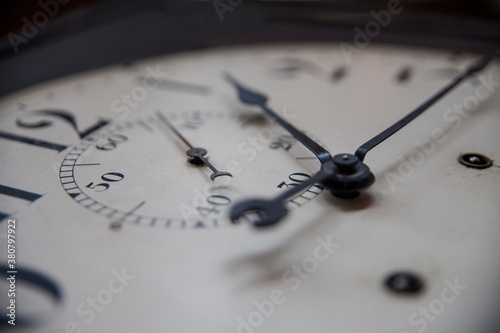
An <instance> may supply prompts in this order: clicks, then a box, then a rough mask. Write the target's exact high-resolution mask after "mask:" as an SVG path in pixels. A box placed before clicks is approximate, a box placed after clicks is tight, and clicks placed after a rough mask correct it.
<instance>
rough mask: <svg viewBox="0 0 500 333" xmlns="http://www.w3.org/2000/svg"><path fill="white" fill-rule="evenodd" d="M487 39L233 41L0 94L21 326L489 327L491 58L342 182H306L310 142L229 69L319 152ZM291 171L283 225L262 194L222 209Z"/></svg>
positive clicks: (273, 193) (442, 75)
mask: <svg viewBox="0 0 500 333" xmlns="http://www.w3.org/2000/svg"><path fill="white" fill-rule="evenodd" d="M480 56H481V55H478V54H456V53H452V52H450V51H436V50H431V49H425V48H408V47H405V48H403V47H395V46H390V45H370V47H368V48H366V49H364V50H363V51H362V52H360V53H359V54H356V55H353V56H352V58H347V57H346V56H345V53H344V52H342V48H339V44H337V43H278V44H260V45H250V46H239V47H237V46H232V47H221V48H213V49H206V50H198V51H190V52H182V53H178V54H173V55H167V56H163V57H155V58H150V59H146V60H142V61H138V62H134V63H131V64H127V65H119V66H114V67H109V68H104V69H99V70H95V71H92V72H88V73H84V74H79V75H74V76H71V77H67V78H63V79H59V80H56V81H52V82H48V83H44V84H41V85H38V86H35V87H32V88H29V89H27V90H24V91H21V92H18V93H15V94H12V95H10V96H7V97H5V98H4V99H3V100H2V101H1V103H0V114H1V118H0V142H1V147H2V154H1V159H2V160H1V163H2V173H1V178H0V183H1V193H2V200H1V202H0V203H1V207H0V211H1V212H2V218H3V219H2V222H1V227H2V234H3V238H2V243H1V244H2V246H3V247H4V249H2V251H1V252H0V253H2V255H1V259H2V264H3V265H5V266H3V267H2V269H4V271H5V272H7V271H15V270H17V271H18V275H17V280H16V281H15V288H16V289H15V301H16V302H15V304H16V308H15V309H16V311H15V314H16V316H17V317H16V320H17V323H18V325H17V327H16V329H17V330H18V331H23V332H42V331H43V332H113V331H116V332H138V331H149V332H158V331H168V332H170V331H172V332H173V331H176V332H201V331H203V332H285V331H289V332H299V331H304V330H309V331H315V332H329V331H331V330H332V328H335V330H338V331H349V332H368V331H370V332H424V331H427V332H451V331H453V332H457V331H463V332H470V331H472V330H475V329H477V328H481V329H483V327H484V330H486V329H489V328H491V327H495V325H496V324H498V320H497V319H496V317H495V313H494V310H495V309H496V307H497V306H498V305H499V304H498V298H497V297H496V296H497V290H498V281H499V273H500V267H499V263H498V260H497V258H496V254H497V253H498V251H499V250H500V245H499V244H500V242H499V241H500V239H499V238H500V233H499V231H500V230H499V225H498V217H499V216H500V209H499V206H498V202H499V199H500V195H499V191H498V188H499V179H500V178H499V175H500V174H499V172H500V169H499V167H498V165H497V163H496V162H495V161H496V160H498V159H499V158H500V151H499V148H498V147H499V145H498V143H499V141H500V135H499V132H498V125H499V124H500V113H499V112H498V111H499V108H500V94H499V93H498V91H497V90H498V88H499V82H500V66H499V63H498V61H496V60H492V61H491V62H490V63H489V64H488V65H487V66H486V67H485V68H484V69H483V70H481V71H480V72H478V73H476V74H475V75H473V76H471V77H468V78H467V79H465V80H464V81H463V82H462V83H461V84H459V85H458V86H457V87H455V88H454V89H453V90H452V91H451V92H450V93H448V94H446V95H445V96H444V97H443V98H441V99H439V101H437V102H436V103H435V104H434V105H432V106H431V107H430V108H429V109H428V110H427V111H425V112H424V113H423V114H422V115H420V116H419V117H418V118H417V119H415V120H413V121H412V122H410V123H409V124H408V125H407V126H405V127H404V128H403V129H401V130H400V131H399V132H397V133H396V134H394V135H393V136H392V137H390V138H388V139H387V140H386V141H384V142H382V143H381V144H380V145H379V146H377V147H375V148H374V149H373V150H371V151H370V152H369V153H368V154H367V155H366V158H365V159H364V163H365V164H366V165H367V166H368V167H369V168H370V170H371V172H372V173H373V175H374V176H375V181H374V183H373V184H372V185H371V186H369V187H368V188H366V189H364V190H362V191H361V194H360V195H359V196H358V197H357V198H352V199H345V198H338V197H336V196H334V195H332V193H331V191H330V190H329V189H327V188H325V187H324V186H322V185H321V184H319V183H311V182H310V179H311V177H313V175H315V174H316V173H317V172H318V171H319V170H320V167H321V160H319V159H318V158H317V157H316V156H315V155H314V154H313V153H312V152H311V151H310V150H309V149H308V148H307V147H306V146H304V145H303V144H302V143H301V141H300V140H297V138H296V137H294V136H293V135H292V134H291V133H290V132H289V131H287V130H286V129H285V128H284V127H283V126H282V125H280V124H279V123H278V122H276V121H275V120H273V119H272V117H270V116H269V114H267V113H265V112H263V110H262V108H261V107H259V105H256V104H258V103H253V104H252V103H251V102H248V100H247V102H246V103H245V102H244V101H243V100H244V98H243V97H242V95H241V91H239V90H238V89H239V88H242V87H245V89H247V88H248V89H249V90H251V91H252V92H257V96H266V97H267V104H265V105H266V107H268V108H269V109H272V110H273V112H274V113H275V114H277V115H278V116H279V117H280V118H281V119H284V120H285V121H286V122H287V123H289V124H292V125H293V126H294V127H295V128H296V129H299V130H300V131H301V133H304V134H306V135H307V136H308V137H309V138H311V139H313V140H314V142H316V143H318V144H319V145H320V146H321V147H323V148H324V149H325V150H327V151H328V152H330V153H331V154H332V155H335V154H341V153H351V154H352V153H354V151H355V150H356V148H358V147H359V146H360V145H361V144H363V143H364V142H366V141H367V140H369V139H370V138H372V137H374V136H375V135H376V134H377V133H379V132H381V131H382V130H384V129H385V128H387V127H389V126H390V125H391V124H393V123H395V122H396V121H397V120H399V119H400V118H402V117H403V116H405V115H406V114H407V113H408V112H410V111H411V110H413V109H415V108H416V107H418V106H419V105H421V104H422V103H423V102H424V101H425V100H427V99H428V98H429V97H430V96H432V95H433V94H435V93H436V92H437V91H439V90H440V89H441V88H442V87H444V86H446V85H447V84H448V83H449V82H451V81H452V79H453V78H454V77H456V76H457V75H459V74H460V73H462V72H463V71H464V69H466V68H467V67H468V66H469V65H470V64H472V63H474V61H476V60H477V59H478V58H479V57H480ZM189 154H190V155H191V156H188V155H189ZM304 184H305V186H301V185H304ZM298 187H300V191H295V193H293V194H291V195H289V196H286V198H284V199H283V200H282V204H283V207H285V208H286V210H287V214H286V216H284V217H282V218H280V219H279V223H276V225H274V226H272V227H269V228H254V227H253V226H252V221H259V219H260V218H261V217H259V214H258V213H255V212H254V213H251V212H250V213H248V214H244V215H243V216H239V218H238V219H236V220H235V222H239V223H234V224H233V223H231V219H230V215H231V212H232V209H234V207H235V204H238V203H239V202H245V201H246V200H249V199H252V198H254V199H255V198H257V199H259V200H260V199H262V200H268V199H273V198H277V197H278V196H280V195H283V193H285V192H286V191H291V189H294V188H298ZM246 202H248V201H246ZM13 225H15V229H14V228H13V227H12V226H13ZM9 230H15V232H13V231H9ZM10 235H11V236H15V242H13V241H12V242H10V245H15V248H14V247H11V248H12V249H15V251H10V250H9V251H10V252H9V251H5V249H7V245H8V244H7V243H8V240H9V239H12V240H14V238H12V237H10ZM14 252H15V256H12V254H13V253H14ZM9 255H11V256H10V257H9ZM8 260H15V261H11V262H8ZM7 263H12V264H14V263H15V266H13V267H10V268H9V267H8V266H7ZM22 272H24V273H22ZM5 274H7V275H8V276H10V274H8V273H5ZM12 285H13V284H11V283H10V282H9V283H4V284H3V285H2V291H1V292H2V294H5V295H7V294H8V292H9V288H11V287H12ZM2 297H3V296H2ZM10 299H14V298H9V300H10ZM9 300H8V301H7V302H9ZM9 304H10V303H6V305H5V306H4V307H3V309H4V311H6V310H5V309H6V306H9ZM8 311H10V310H7V313H8ZM7 319H8V320H11V318H9V317H7ZM6 325H8V324H6ZM19 326H20V327H19Z"/></svg>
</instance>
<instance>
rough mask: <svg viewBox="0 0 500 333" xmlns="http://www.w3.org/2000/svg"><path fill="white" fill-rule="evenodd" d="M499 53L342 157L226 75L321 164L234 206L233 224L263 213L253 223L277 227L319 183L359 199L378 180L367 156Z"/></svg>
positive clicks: (473, 66)
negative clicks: (289, 204)
mask: <svg viewBox="0 0 500 333" xmlns="http://www.w3.org/2000/svg"><path fill="white" fill-rule="evenodd" d="M498 53H499V51H498V50H497V51H495V52H494V53H492V54H490V55H486V56H484V57H482V58H481V59H479V60H478V61H477V62H475V63H473V64H471V65H470V66H468V67H467V68H466V69H465V70H464V71H463V72H462V73H461V74H459V75H458V76H457V77H456V78H454V79H453V80H452V81H451V82H450V83H449V84H448V85H447V86H445V87H444V88H443V89H441V90H440V91H438V92H437V93H436V94H435V95H434V96H432V97H431V98H429V99H428V100H427V101H425V102H424V103H423V104H422V105H420V106H419V107H417V108H416V109H415V110H413V111H411V112H410V113H409V114H407V115H406V116H405V117H403V118H402V119H401V120H399V121H398V122H396V123H395V124H393V125H391V126H390V127H388V128H387V129H385V130H384V131H382V132H381V133H379V134H378V135H376V136H375V137H373V138H372V139H370V140H368V141H367V142H365V143H364V144H362V145H361V146H360V147H359V148H358V149H357V150H356V152H355V154H354V155H351V154H339V155H335V156H334V157H333V158H332V157H331V155H330V154H329V153H328V152H327V151H326V150H325V149H324V148H322V147H321V146H319V145H318V144H317V143H316V142H314V141H313V140H311V139H310V138H309V137H308V136H307V135H305V134H304V133H302V132H300V131H299V130H297V129H296V128H295V127H293V126H292V125H290V124H289V123H288V122H286V121H285V120H283V119H282V118H281V117H279V116H278V115H277V114H276V113H275V112H273V111H272V110H270V109H269V108H268V107H267V105H266V104H267V97H266V96H264V95H262V94H258V93H255V92H252V91H250V90H248V89H246V88H244V87H242V86H241V85H240V84H239V83H238V82H237V81H236V80H235V79H234V78H232V77H231V76H230V75H229V74H226V79H227V80H228V81H229V82H230V83H231V84H232V85H233V86H235V87H236V89H237V90H238V94H239V98H240V100H241V101H242V102H243V103H246V104H251V105H258V106H260V107H261V109H262V110H263V111H264V112H265V113H266V114H268V115H269V116H271V117H272V118H273V119H275V120H276V121H277V122H278V123H280V124H281V125H282V126H283V127H284V128H285V129H286V130H288V131H289V132H290V133H291V134H292V135H293V136H294V137H295V138H296V139H297V140H299V141H300V142H301V143H302V144H304V146H306V147H307V148H308V149H309V150H311V151H312V152H313V153H314V154H315V155H316V156H317V157H318V159H319V160H320V162H321V169H320V171H319V172H317V173H316V174H315V175H313V176H312V177H311V178H310V179H309V180H308V181H305V182H302V183H301V184H300V185H299V186H295V187H293V188H290V189H288V190H287V191H285V192H284V193H283V194H281V195H279V196H277V197H276V198H274V199H270V200H264V199H254V200H246V201H243V202H240V203H238V204H236V205H234V206H233V207H232V209H231V213H230V218H231V220H232V221H233V223H234V222H236V221H237V220H238V219H239V218H240V217H241V216H243V215H244V214H246V213H249V212H252V211H257V212H259V213H260V215H261V218H260V220H258V221H256V222H254V226H256V227H264V226H271V225H274V224H276V223H277V222H279V221H280V220H281V219H282V218H283V217H284V216H286V214H287V210H286V208H285V206H284V202H285V200H287V199H288V198H290V197H292V196H294V195H296V194H298V193H300V192H301V191H303V190H305V189H306V188H308V187H309V186H312V185H314V184H315V183H320V184H321V185H323V186H324V187H325V188H328V189H330V190H331V191H332V194H333V195H335V196H337V197H341V198H354V197H356V196H358V195H359V190H360V189H363V188H366V187H368V186H370V185H371V184H373V183H374V181H375V177H374V175H373V174H372V173H371V171H370V169H369V168H368V166H367V165H366V164H364V163H363V160H364V158H365V156H366V153H367V152H368V151H370V150H371V149H373V148H374V147H375V146H377V145H378V144H380V143H381V142H383V141H385V140H386V139H387V138H389V137H390V136H391V135H393V134H394V133H396V132H397V131H399V130H400V129H401V128H403V127H404V126H406V125H407V124H409V123H410V122H411V121H412V120H414V119H415V118H416V117H418V116H419V115H420V114H422V113H423V112H424V111H425V110H427V109H428V108H429V107H430V106H431V105H432V104H434V103H435V102H436V101H438V100H439V99H440V98H442V97H443V96H444V95H445V94H447V93H448V92H449V91H450V90H452V89H453V88H454V87H456V86H457V85H458V84H459V83H460V82H462V81H463V80H464V79H466V78H467V77H469V76H471V75H472V74H474V73H477V72H479V71H481V70H482V69H483V68H484V67H486V65H487V64H488V63H489V62H490V61H491V60H492V59H493V58H494V57H495V56H496V55H497V54H498ZM318 147H319V148H318Z"/></svg>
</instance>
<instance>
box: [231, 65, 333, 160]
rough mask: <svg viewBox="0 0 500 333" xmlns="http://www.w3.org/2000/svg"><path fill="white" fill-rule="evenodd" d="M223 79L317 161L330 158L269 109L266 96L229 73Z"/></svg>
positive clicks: (315, 144)
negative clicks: (241, 82) (278, 125)
mask: <svg viewBox="0 0 500 333" xmlns="http://www.w3.org/2000/svg"><path fill="white" fill-rule="evenodd" d="M224 77H225V79H226V80H227V81H228V82H229V83H231V84H232V85H233V86H234V87H235V88H236V90H237V91H238V97H239V99H240V101H241V102H243V103H245V104H249V105H257V106H259V107H260V108H261V109H262V111H264V113H265V114H266V115H268V116H269V117H271V118H273V119H274V120H275V121H276V122H278V124H280V125H281V126H282V127H283V128H284V129H285V130H287V131H288V132H289V133H290V134H291V135H292V136H293V137H294V138H295V139H297V140H298V141H299V142H300V143H302V144H303V145H304V146H306V148H307V149H309V150H310V151H311V152H312V153H313V154H314V155H316V157H317V158H318V159H319V161H320V162H321V163H322V164H323V163H325V162H327V161H329V160H331V159H332V155H330V153H329V152H328V151H327V150H326V149H325V148H323V147H321V146H320V145H319V144H318V143H317V142H316V141H314V140H313V139H311V138H310V137H308V136H307V135H306V134H305V133H304V132H301V131H299V130H298V129H297V128H295V127H294V126H293V125H292V124H290V123H289V122H287V121H286V120H285V119H283V118H281V117H280V116H279V115H278V114H277V113H276V112H274V111H273V110H271V109H270V108H269V107H268V106H267V97H266V96H265V95H262V94H260V93H257V92H254V91H251V90H249V89H248V88H245V87H243V86H242V85H241V84H240V83H239V82H238V81H236V79H235V78H233V77H232V76H231V75H230V74H227V73H226V74H225V75H224Z"/></svg>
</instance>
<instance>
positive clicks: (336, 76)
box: [331, 66, 347, 82]
mask: <svg viewBox="0 0 500 333" xmlns="http://www.w3.org/2000/svg"><path fill="white" fill-rule="evenodd" d="M346 73H347V69H346V68H345V66H342V67H340V68H337V69H336V70H335V71H334V72H333V73H332V75H331V79H332V80H333V81H336V82H338V81H340V80H341V79H343V78H344V77H345V75H346Z"/></svg>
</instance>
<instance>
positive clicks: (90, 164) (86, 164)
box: [73, 163, 101, 166]
mask: <svg viewBox="0 0 500 333" xmlns="http://www.w3.org/2000/svg"><path fill="white" fill-rule="evenodd" d="M92 165H101V163H81V164H74V165H73V166H92Z"/></svg>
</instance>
